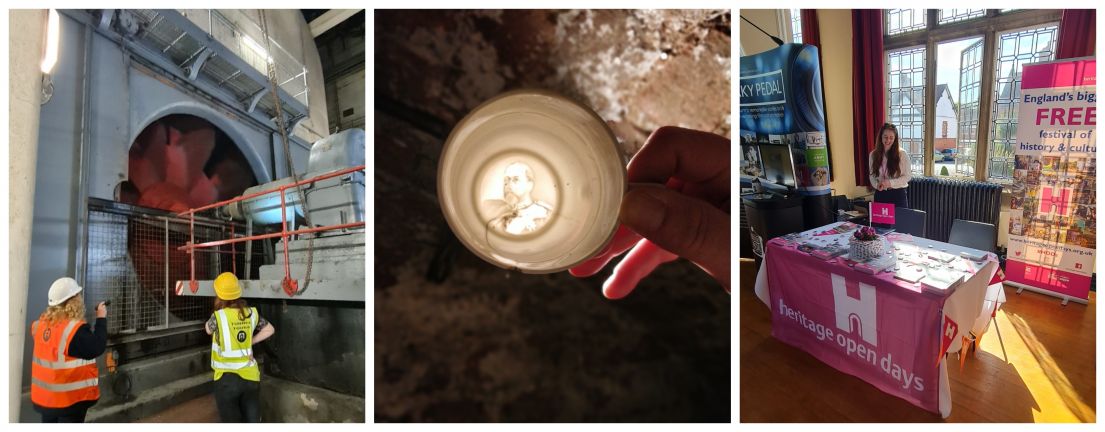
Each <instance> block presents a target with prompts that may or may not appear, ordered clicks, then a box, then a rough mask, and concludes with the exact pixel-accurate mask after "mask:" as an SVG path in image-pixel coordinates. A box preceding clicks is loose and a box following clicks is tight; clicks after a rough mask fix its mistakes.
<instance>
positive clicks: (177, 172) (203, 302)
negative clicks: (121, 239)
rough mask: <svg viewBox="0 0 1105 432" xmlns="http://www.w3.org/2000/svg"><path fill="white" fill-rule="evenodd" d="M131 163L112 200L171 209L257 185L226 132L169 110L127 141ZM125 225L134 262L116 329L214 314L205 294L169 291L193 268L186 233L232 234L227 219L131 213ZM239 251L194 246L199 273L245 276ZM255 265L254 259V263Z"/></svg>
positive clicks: (202, 236)
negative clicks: (197, 220)
mask: <svg viewBox="0 0 1105 432" xmlns="http://www.w3.org/2000/svg"><path fill="white" fill-rule="evenodd" d="M128 166H129V175H128V178H127V179H126V180H124V181H123V182H121V183H120V184H119V185H118V187H117V188H116V199H117V200H118V201H120V202H123V203H127V204H132V205H135V206H139V207H147V208H153V209H160V210H165V211H169V212H173V213H178V212H183V211H187V210H188V209H190V208H197V207H201V206H204V205H207V204H212V203H215V202H218V201H223V200H227V199H231V198H234V197H236V196H239V195H241V194H242V193H243V192H244V191H245V190H246V189H247V188H249V187H251V186H254V185H256V184H257V180H256V176H255V174H254V172H253V170H252V169H251V168H250V164H249V163H248V161H247V159H246V157H245V156H244V154H243V153H242V151H241V150H240V149H239V147H238V145H237V144H236V143H235V142H234V141H233V140H232V139H231V138H230V136H229V135H227V134H226V133H225V132H224V131H222V130H220V129H219V128H218V127H216V126H215V125H214V124H212V123H211V122H209V121H207V120H205V119H203V118H201V117H198V116H194V115H189V114H171V115H167V116H164V117H161V118H159V119H157V120H155V121H154V122H152V123H150V124H149V125H148V126H146V127H145V128H144V129H143V130H142V132H141V133H139V134H138V136H137V138H135V140H134V142H133V143H131V146H130V152H129V160H128ZM140 212H142V213H148V211H147V210H141V209H140ZM205 213H207V212H205ZM208 214H209V213H208ZM238 229H239V231H237V232H236V234H239V235H240V234H243V232H242V231H244V230H242V229H241V227H240V226H239V227H238ZM126 231H127V235H126V249H127V250H126V253H127V255H128V257H127V258H129V260H128V261H129V263H128V264H129V267H130V268H131V269H132V270H131V271H130V272H128V273H129V274H130V275H132V276H127V277H126V278H125V279H124V280H125V281H126V282H124V286H127V287H129V288H128V289H125V290H122V291H121V293H122V296H123V299H122V300H123V301H122V302H121V303H122V304H120V305H119V306H120V308H119V309H117V310H118V311H119V314H118V315H117V316H118V318H116V319H117V320H119V322H118V323H117V325H116V326H115V328H118V329H120V330H122V329H131V330H134V331H142V330H145V329H151V328H160V327H161V326H165V325H167V326H172V325H174V324H176V323H181V322H193V321H197V320H204V319H206V318H207V317H208V316H209V315H210V313H211V307H212V301H211V299H210V298H206V297H189V296H177V295H174V294H173V292H172V290H173V289H174V288H175V286H174V284H175V282H176V281H180V280H188V279H190V277H191V270H192V265H191V261H192V259H191V257H190V256H189V255H188V254H187V253H186V252H184V251H181V250H179V249H178V248H179V247H180V246H183V245H185V244H187V242H188V241H189V239H190V238H191V235H194V236H195V241H196V242H197V243H202V242H207V241H213V240H221V239H227V238H230V237H232V236H233V235H234V234H235V232H234V231H233V228H232V226H231V225H230V222H229V221H214V222H211V221H208V222H204V223H196V224H195V225H194V227H190V226H189V223H188V221H187V220H184V219H181V218H176V217H171V216H170V217H168V218H164V219H159V217H155V218H150V217H145V216H136V217H130V218H128V219H127V222H126ZM242 252H243V250H242V246H241V245H238V247H237V248H236V249H235V248H234V247H232V246H225V247H218V248H210V249H202V250H198V251H197V252H196V254H195V276H196V279H201V280H204V279H206V280H210V279H214V278H215V276H216V275H217V274H218V273H220V272H225V271H234V272H235V273H236V274H237V275H238V276H239V277H245V275H246V274H247V273H246V272H245V271H244V269H243V267H244V264H245V262H246V261H245V260H244V258H245V257H244V255H243V253H242ZM255 252H256V251H255ZM260 264H261V260H260V259H257V260H255V261H254V262H253V263H252V265H251V267H256V266H258V265H260ZM130 277H133V278H134V279H129V278H130ZM135 285H137V286H135ZM109 327H111V323H109Z"/></svg>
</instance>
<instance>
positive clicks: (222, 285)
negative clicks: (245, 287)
mask: <svg viewBox="0 0 1105 432" xmlns="http://www.w3.org/2000/svg"><path fill="white" fill-rule="evenodd" d="M215 295H216V296H218V297H219V298H220V299H223V300H235V299H238V298H239V297H241V296H242V286H241V285H238V277H237V276H234V273H230V272H226V273H223V274H221V275H219V277H217V278H215Z"/></svg>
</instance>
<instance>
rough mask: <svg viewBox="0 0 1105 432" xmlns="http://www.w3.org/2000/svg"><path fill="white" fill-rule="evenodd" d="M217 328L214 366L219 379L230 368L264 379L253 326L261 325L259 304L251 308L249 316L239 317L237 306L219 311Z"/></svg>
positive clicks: (244, 375)
mask: <svg viewBox="0 0 1105 432" xmlns="http://www.w3.org/2000/svg"><path fill="white" fill-rule="evenodd" d="M215 323H216V324H217V325H216V326H215V332H214V333H212V335H211V369H214V370H215V379H216V380H218V379H219V378H222V376H223V374H224V373H226V372H231V373H236V374H238V376H240V377H242V378H243V379H247V380H250V381H261V370H260V368H258V367H257V361H256V360H254V359H253V330H254V329H256V328H257V308H252V307H251V308H249V316H248V317H246V318H245V319H240V318H239V317H238V309H237V308H224V309H219V310H217V311H215Z"/></svg>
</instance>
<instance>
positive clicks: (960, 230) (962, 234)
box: [948, 219, 998, 252]
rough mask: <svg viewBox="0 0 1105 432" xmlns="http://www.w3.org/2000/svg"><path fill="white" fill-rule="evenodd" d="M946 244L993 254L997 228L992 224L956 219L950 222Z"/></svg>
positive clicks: (995, 247) (995, 246)
mask: <svg viewBox="0 0 1105 432" xmlns="http://www.w3.org/2000/svg"><path fill="white" fill-rule="evenodd" d="M948 243H951V244H955V245H960V246H965V247H969V248H972V249H978V250H982V251H987V252H994V251H996V250H997V243H998V228H997V227H995V226H994V225H993V224H988V223H982V222H975V221H969V220H963V219H956V220H954V221H952V232H951V235H949V236H948Z"/></svg>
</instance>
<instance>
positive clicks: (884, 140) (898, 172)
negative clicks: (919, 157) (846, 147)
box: [869, 123, 912, 208]
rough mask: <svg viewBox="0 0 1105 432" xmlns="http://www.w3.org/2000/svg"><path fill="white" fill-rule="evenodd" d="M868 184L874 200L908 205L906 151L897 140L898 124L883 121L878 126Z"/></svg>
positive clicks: (897, 205) (871, 156)
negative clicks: (871, 188)
mask: <svg viewBox="0 0 1105 432" xmlns="http://www.w3.org/2000/svg"><path fill="white" fill-rule="evenodd" d="M869 159H870V163H871V185H872V186H873V187H874V188H875V199H874V201H875V202H879V203H885V204H894V207H895V208H909V179H910V178H912V177H911V175H910V172H909V155H908V154H906V152H904V151H902V149H901V148H900V145H899V144H898V128H897V127H895V126H894V125H892V124H890V123H884V124H883V125H882V128H880V129H879V144H878V145H876V146H875V150H874V151H872V152H871V154H870V157H869Z"/></svg>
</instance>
